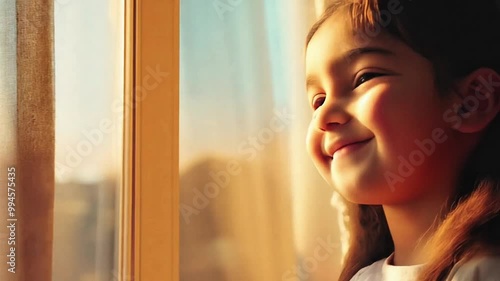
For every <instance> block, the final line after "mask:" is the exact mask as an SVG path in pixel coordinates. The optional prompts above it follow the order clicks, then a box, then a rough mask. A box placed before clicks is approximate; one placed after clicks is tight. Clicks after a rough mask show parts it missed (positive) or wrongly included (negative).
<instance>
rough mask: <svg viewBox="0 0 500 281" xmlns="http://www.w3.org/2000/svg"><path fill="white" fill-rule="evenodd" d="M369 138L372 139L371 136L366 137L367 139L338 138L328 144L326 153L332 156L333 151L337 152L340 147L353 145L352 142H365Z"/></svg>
mask: <svg viewBox="0 0 500 281" xmlns="http://www.w3.org/2000/svg"><path fill="white" fill-rule="evenodd" d="M371 139H373V137H371V138H367V139H362V140H359V139H358V140H343V139H341V140H338V141H336V142H333V144H332V145H330V146H328V147H327V149H326V153H327V154H328V156H330V157H333V155H334V154H335V152H337V151H338V150H339V149H341V148H344V147H348V146H350V145H353V144H362V143H366V142H368V141H370V140H371Z"/></svg>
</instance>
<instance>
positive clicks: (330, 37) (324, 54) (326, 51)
mask: <svg viewBox="0 0 500 281" xmlns="http://www.w3.org/2000/svg"><path fill="white" fill-rule="evenodd" d="M377 31H378V32H377ZM395 41H396V40H395V39H393V38H391V37H390V36H389V35H387V34H386V33H385V32H383V31H382V29H379V30H354V29H353V28H352V25H351V20H350V19H349V18H348V16H346V15H345V13H336V14H334V15H332V16H331V17H330V18H328V19H327V20H326V21H325V22H324V23H323V24H322V25H321V27H320V28H319V29H318V30H317V31H316V33H315V34H314V36H313V37H312V38H311V41H310V42H309V44H308V46H307V49H306V54H305V55H306V56H305V59H306V73H310V72H311V71H312V70H313V69H316V68H318V67H320V66H321V65H323V64H325V63H327V62H331V61H337V60H338V59H340V58H342V55H344V54H346V53H348V52H349V51H351V50H354V49H358V48H364V47H382V48H386V49H390V50H394V48H392V47H393V46H395V45H398V44H397V42H395ZM342 59H344V60H347V61H344V63H347V62H348V60H349V57H346V58H342Z"/></svg>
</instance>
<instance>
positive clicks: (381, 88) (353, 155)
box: [306, 16, 458, 204]
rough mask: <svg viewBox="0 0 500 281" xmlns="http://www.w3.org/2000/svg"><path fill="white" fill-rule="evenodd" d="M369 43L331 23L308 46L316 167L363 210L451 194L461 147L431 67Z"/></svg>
mask: <svg viewBox="0 0 500 281" xmlns="http://www.w3.org/2000/svg"><path fill="white" fill-rule="evenodd" d="M358 34H359V33H358ZM370 34H372V35H373V31H372V33H370ZM364 36H365V38H369V40H368V41H366V40H364V41H363V42H364V43H363V44H360V43H359V42H362V41H359V40H356V39H355V38H358V37H355V36H354V35H353V32H352V29H351V27H350V24H349V22H348V21H346V20H343V18H342V17H336V16H332V17H330V18H329V19H328V20H326V21H325V22H324V23H323V25H322V26H321V27H320V28H319V30H318V31H317V32H316V34H315V35H314V36H313V38H312V39H311V41H310V43H309V45H308V47H307V51H306V75H307V98H308V102H309V104H310V106H311V107H312V108H313V114H312V120H311V123H310V126H309V130H308V134H307V149H308V152H309V154H310V156H311V158H312V160H313V162H314V164H315V166H316V167H317V169H318V170H319V172H320V174H321V175H322V176H323V178H325V180H326V181H327V182H329V183H330V184H331V185H332V186H333V187H335V188H336V189H337V191H338V192H339V193H340V194H341V195H342V196H344V197H345V198H346V199H347V200H349V201H352V202H355V203H358V204H398V203H403V202H404V201H406V200H414V199H415V198H416V197H422V196H428V195H430V194H431V193H435V192H449V188H451V186H452V182H451V181H450V180H451V179H453V178H455V176H456V175H455V174H453V172H454V171H456V170H457V167H458V166H457V165H455V164H453V163H456V162H457V161H458V160H457V158H456V157H455V156H453V155H454V151H456V141H455V140H454V138H453V135H452V131H451V126H450V124H449V123H447V122H446V121H445V118H444V117H443V114H444V113H445V111H446V110H448V109H449V107H450V103H449V102H446V101H445V99H442V98H440V96H439V95H438V93H437V90H436V88H435V84H434V75H433V71H432V66H431V63H430V62H429V61H428V60H426V59H425V58H423V57H422V56H420V55H419V54H417V53H416V52H414V51H413V50H412V49H410V48H409V47H408V46H406V45H404V44H403V43H401V42H399V41H397V40H396V39H393V38H390V37H389V36H388V35H384V34H382V33H381V34H378V36H376V37H373V36H372V37H370V35H368V34H366V35H364ZM356 142H359V143H358V144H356V145H347V144H352V143H356ZM344 145H347V146H345V147H344V148H343V149H340V150H337V148H339V147H341V146H344ZM335 151H336V152H335ZM334 152H335V153H334ZM455 160H457V161H455Z"/></svg>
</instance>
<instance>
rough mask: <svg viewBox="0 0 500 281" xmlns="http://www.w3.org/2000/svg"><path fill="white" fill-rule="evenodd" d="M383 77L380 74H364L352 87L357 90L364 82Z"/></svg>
mask: <svg viewBox="0 0 500 281" xmlns="http://www.w3.org/2000/svg"><path fill="white" fill-rule="evenodd" d="M384 75H385V74H382V73H375V72H366V73H364V74H362V75H361V76H359V78H358V80H357V81H356V84H355V85H354V88H357V87H358V86H359V85H361V84H363V83H365V82H366V81H368V80H370V79H372V78H375V77H379V76H384Z"/></svg>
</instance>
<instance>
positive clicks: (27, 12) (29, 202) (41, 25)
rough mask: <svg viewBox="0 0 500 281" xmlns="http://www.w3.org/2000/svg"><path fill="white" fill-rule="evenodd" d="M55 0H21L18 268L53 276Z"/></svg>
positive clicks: (41, 280)
mask: <svg viewBox="0 0 500 281" xmlns="http://www.w3.org/2000/svg"><path fill="white" fill-rule="evenodd" d="M53 4H54V1H53V0H30V1H28V0H18V1H17V3H16V8H17V103H18V111H17V119H18V127H17V135H18V141H17V159H18V166H17V168H16V178H17V198H16V200H17V214H18V221H17V223H18V232H17V240H18V245H17V248H16V250H17V256H18V260H17V265H18V266H17V273H16V278H17V279H16V280H37V281H51V280H52V276H51V275H52V233H53V206H54V163H55V162H54V149H55V141H54V55H53V49H54V47H53V44H54V43H53V42H54V40H53V38H54V32H53V30H54V27H53V15H54V13H53Z"/></svg>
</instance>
